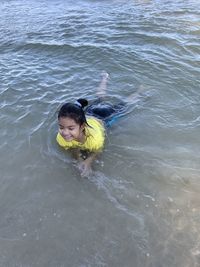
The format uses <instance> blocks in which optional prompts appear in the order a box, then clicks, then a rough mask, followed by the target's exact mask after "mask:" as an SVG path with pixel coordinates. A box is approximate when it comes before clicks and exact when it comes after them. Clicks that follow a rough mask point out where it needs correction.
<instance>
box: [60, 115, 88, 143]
mask: <svg viewBox="0 0 200 267" xmlns="http://www.w3.org/2000/svg"><path fill="white" fill-rule="evenodd" d="M58 124H59V133H60V134H61V136H62V137H63V138H64V139H65V140H66V141H72V140H76V141H78V142H82V141H83V139H84V132H83V130H84V127H85V125H79V124H78V123H76V122H75V121H74V120H73V119H71V118H67V117H60V118H59V119H58Z"/></svg>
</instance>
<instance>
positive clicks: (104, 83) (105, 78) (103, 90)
mask: <svg viewBox="0 0 200 267" xmlns="http://www.w3.org/2000/svg"><path fill="white" fill-rule="evenodd" d="M108 78H109V74H108V73H107V72H106V71H103V72H102V80H101V82H100V84H99V87H98V88H97V96H98V97H99V98H103V97H104V96H105V95H106V89H107V81H108Z"/></svg>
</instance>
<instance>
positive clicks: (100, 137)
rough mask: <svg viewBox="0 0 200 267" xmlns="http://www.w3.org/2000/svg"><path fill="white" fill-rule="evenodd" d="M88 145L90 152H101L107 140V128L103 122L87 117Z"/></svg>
mask: <svg viewBox="0 0 200 267" xmlns="http://www.w3.org/2000/svg"><path fill="white" fill-rule="evenodd" d="M87 123H88V126H87V127H86V144H87V145H88V146H89V148H90V149H89V150H96V151H97V150H101V149H102V148H103V145H104V140H105V128H104V125H103V122H102V121H101V120H99V119H97V118H95V117H87Z"/></svg>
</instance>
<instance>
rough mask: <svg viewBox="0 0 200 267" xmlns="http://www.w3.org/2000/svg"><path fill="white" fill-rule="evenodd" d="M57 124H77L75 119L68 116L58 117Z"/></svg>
mask: <svg viewBox="0 0 200 267" xmlns="http://www.w3.org/2000/svg"><path fill="white" fill-rule="evenodd" d="M58 123H59V124H62V125H65V126H69V125H70V126H76V125H78V123H77V122H75V120H73V119H71V118H68V117H60V118H59V120H58Z"/></svg>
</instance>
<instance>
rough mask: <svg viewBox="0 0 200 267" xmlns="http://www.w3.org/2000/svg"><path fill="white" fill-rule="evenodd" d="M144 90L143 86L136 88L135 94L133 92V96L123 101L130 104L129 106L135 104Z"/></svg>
mask: <svg viewBox="0 0 200 267" xmlns="http://www.w3.org/2000/svg"><path fill="white" fill-rule="evenodd" d="M144 89H145V88H144V86H143V85H140V87H139V88H138V90H137V91H136V92H134V93H133V94H131V95H129V96H128V97H127V98H126V99H125V101H126V102H127V103H130V104H132V103H135V102H137V101H138V100H139V98H140V96H141V95H140V94H141V93H142V92H143V91H144Z"/></svg>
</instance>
